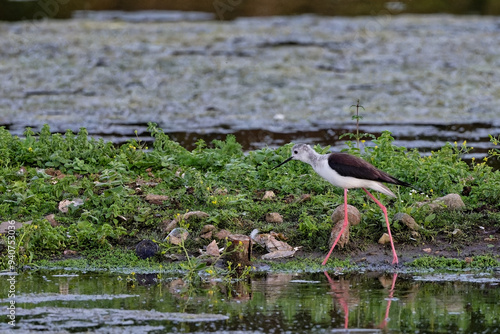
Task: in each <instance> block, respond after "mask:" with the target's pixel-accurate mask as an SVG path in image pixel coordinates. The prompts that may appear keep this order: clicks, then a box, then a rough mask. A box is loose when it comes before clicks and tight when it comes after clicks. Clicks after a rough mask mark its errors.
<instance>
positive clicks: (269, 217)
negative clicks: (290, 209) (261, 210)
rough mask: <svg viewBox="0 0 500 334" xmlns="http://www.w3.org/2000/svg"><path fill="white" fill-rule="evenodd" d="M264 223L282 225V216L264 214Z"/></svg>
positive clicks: (273, 213) (274, 213)
mask: <svg viewBox="0 0 500 334" xmlns="http://www.w3.org/2000/svg"><path fill="white" fill-rule="evenodd" d="M266 222H268V223H274V224H281V223H283V216H281V215H280V214H279V213H277V212H271V213H268V214H266Z"/></svg>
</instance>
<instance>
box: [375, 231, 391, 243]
mask: <svg viewBox="0 0 500 334" xmlns="http://www.w3.org/2000/svg"><path fill="white" fill-rule="evenodd" d="M390 242H391V238H390V237H389V234H387V233H384V234H382V236H381V237H380V239H378V243H379V244H381V245H385V244H388V243H390Z"/></svg>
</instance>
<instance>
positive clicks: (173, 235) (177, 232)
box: [166, 227, 189, 245]
mask: <svg viewBox="0 0 500 334" xmlns="http://www.w3.org/2000/svg"><path fill="white" fill-rule="evenodd" d="M188 235H189V232H188V231H187V230H186V229H183V228H181V227H177V228H174V229H173V230H172V232H170V233H169V234H168V235H167V237H166V239H167V240H168V241H169V242H170V243H171V244H174V245H180V244H181V243H183V242H184V241H186V239H187V237H188Z"/></svg>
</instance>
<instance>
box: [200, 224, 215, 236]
mask: <svg viewBox="0 0 500 334" xmlns="http://www.w3.org/2000/svg"><path fill="white" fill-rule="evenodd" d="M213 230H215V226H213V225H211V224H207V225H205V226H203V227H202V228H201V231H200V234H205V233H208V232H212V231H213Z"/></svg>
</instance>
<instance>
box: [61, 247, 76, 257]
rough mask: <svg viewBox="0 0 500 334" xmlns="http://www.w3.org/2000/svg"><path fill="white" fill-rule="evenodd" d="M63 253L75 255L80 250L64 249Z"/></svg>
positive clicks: (68, 255) (67, 255) (70, 255)
mask: <svg viewBox="0 0 500 334" xmlns="http://www.w3.org/2000/svg"><path fill="white" fill-rule="evenodd" d="M63 255H64V256H66V257H73V256H76V255H78V252H77V251H74V250H71V249H66V250H64V252H63Z"/></svg>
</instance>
